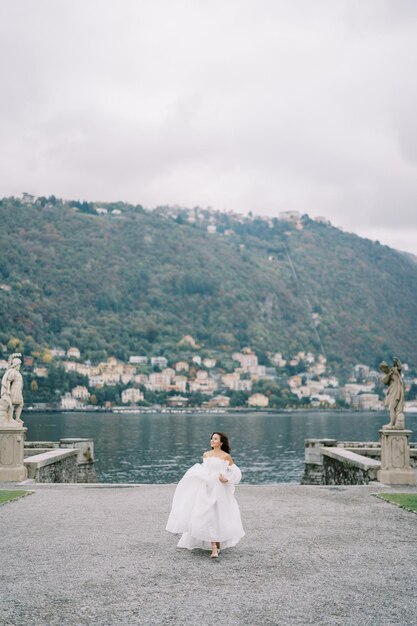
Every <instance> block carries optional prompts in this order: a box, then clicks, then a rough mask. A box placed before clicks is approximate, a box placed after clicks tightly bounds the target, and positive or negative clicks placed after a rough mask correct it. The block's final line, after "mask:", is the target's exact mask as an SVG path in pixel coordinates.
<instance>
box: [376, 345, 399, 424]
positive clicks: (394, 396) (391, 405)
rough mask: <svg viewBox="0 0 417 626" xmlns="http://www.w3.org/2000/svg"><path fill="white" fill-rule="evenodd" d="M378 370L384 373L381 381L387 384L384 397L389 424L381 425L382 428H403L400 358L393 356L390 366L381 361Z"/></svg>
mask: <svg viewBox="0 0 417 626" xmlns="http://www.w3.org/2000/svg"><path fill="white" fill-rule="evenodd" d="M379 369H380V371H381V372H382V373H383V374H384V375H383V377H382V382H383V383H384V385H387V386H388V390H387V395H386V398H385V406H386V407H388V410H389V418H390V421H389V424H385V426H383V428H384V429H386V430H387V429H403V428H404V394H405V389H404V383H403V378H402V366H401V362H400V359H398V358H397V357H394V358H393V360H392V367H389V365H388V363H386V362H385V361H382V363H381V364H380V366H379Z"/></svg>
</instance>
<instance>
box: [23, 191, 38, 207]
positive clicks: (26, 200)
mask: <svg viewBox="0 0 417 626" xmlns="http://www.w3.org/2000/svg"><path fill="white" fill-rule="evenodd" d="M35 200H36V196H32V194H31V193H26V191H24V192H23V193H22V204H33V203H34V202H35Z"/></svg>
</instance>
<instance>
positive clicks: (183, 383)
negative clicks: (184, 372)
mask: <svg viewBox="0 0 417 626" xmlns="http://www.w3.org/2000/svg"><path fill="white" fill-rule="evenodd" d="M187 381H188V379H187V377H186V376H174V380H173V381H172V384H171V387H172V390H173V391H178V393H187Z"/></svg>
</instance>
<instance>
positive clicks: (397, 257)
mask: <svg viewBox="0 0 417 626" xmlns="http://www.w3.org/2000/svg"><path fill="white" fill-rule="evenodd" d="M71 205H72V206H71ZM97 207H101V208H102V211H101V212H104V211H103V208H105V209H107V211H108V212H107V214H102V215H101V214H100V215H99V214H97V213H96V209H97ZM0 210H1V224H2V227H1V235H0V236H1V241H0V243H1V245H0V272H1V274H0V283H1V290H0V299H1V309H0V314H1V318H0V319H1V334H0V341H1V342H2V343H3V344H7V343H8V342H9V341H10V338H11V337H14V338H17V339H20V340H21V341H22V342H23V345H21V346H20V347H23V349H24V350H25V351H27V352H30V351H33V350H35V349H38V347H39V344H41V345H47V346H49V347H52V346H60V347H64V348H65V347H68V346H70V345H75V346H77V347H79V348H80V350H81V352H82V356H83V357H84V358H91V359H93V360H95V359H97V358H100V357H102V356H103V355H104V353H107V354H108V355H115V356H119V357H121V358H126V357H127V356H129V355H130V354H150V353H153V354H158V353H161V354H162V353H166V354H170V353H173V352H175V350H177V344H178V342H179V340H180V339H181V338H182V337H183V336H184V335H186V334H190V335H192V336H193V337H194V338H195V339H196V341H197V342H198V343H199V344H200V345H201V346H202V347H203V348H205V349H207V350H210V349H214V350H221V351H225V352H228V351H232V350H235V349H236V348H242V347H245V346H250V347H252V348H253V349H255V350H257V351H258V352H259V353H262V352H267V351H273V352H276V351H278V352H282V353H283V355H284V356H288V355H290V354H293V353H295V352H297V351H298V350H310V349H311V350H313V351H314V352H316V353H317V352H322V351H323V350H324V351H325V353H326V355H327V357H328V359H329V361H330V362H331V361H333V362H335V364H337V363H340V362H341V361H346V362H352V361H356V362H357V361H363V362H366V363H368V364H375V363H376V362H378V360H380V359H382V358H388V357H389V356H390V355H392V354H398V355H399V356H400V357H401V358H402V359H403V360H407V361H408V362H409V363H411V364H413V365H416V364H417V332H416V320H417V264H416V263H415V262H414V261H413V259H412V258H410V257H407V255H404V254H401V253H399V252H397V251H395V250H392V249H390V248H388V247H386V246H382V245H380V244H378V243H373V242H370V241H368V240H365V239H361V238H359V237H357V236H355V235H351V234H347V233H344V232H341V231H340V230H337V229H336V228H333V227H331V226H330V225H326V224H321V223H317V222H315V221H313V220H311V219H309V218H308V216H303V217H302V219H301V221H300V222H299V223H298V228H297V225H294V224H291V223H286V222H284V221H281V220H275V219H274V220H271V219H269V220H267V219H253V218H247V219H241V218H237V217H236V216H231V215H227V214H220V213H217V214H214V213H210V212H209V211H200V213H198V212H196V213H195V216H196V217H195V218H194V217H192V219H190V213H187V212H186V211H183V212H182V211H177V212H176V213H175V215H172V212H171V213H170V211H169V210H165V211H163V210H162V211H160V212H158V211H154V212H148V211H144V210H143V209H142V208H141V207H140V206H136V207H134V206H130V205H126V204H120V203H119V204H116V205H106V204H101V205H97V204H96V205H93V204H88V203H79V202H73V203H62V202H61V201H57V200H56V199H55V198H54V197H52V198H49V199H48V200H47V199H41V200H40V201H38V202H35V203H29V204H23V203H22V202H21V201H18V200H16V199H3V200H2V201H1V206H0ZM187 216H188V217H187ZM208 229H209V230H208ZM215 230H216V232H214V231H215ZM10 345H11V344H9V347H10Z"/></svg>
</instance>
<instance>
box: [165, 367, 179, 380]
mask: <svg viewBox="0 0 417 626" xmlns="http://www.w3.org/2000/svg"><path fill="white" fill-rule="evenodd" d="M176 373H177V372H176V371H175V370H174V369H173V368H172V367H166V368H165V369H163V370H162V374H165V376H169V377H170V378H174V376H175V374H176Z"/></svg>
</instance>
